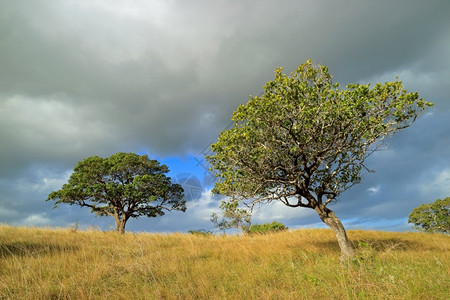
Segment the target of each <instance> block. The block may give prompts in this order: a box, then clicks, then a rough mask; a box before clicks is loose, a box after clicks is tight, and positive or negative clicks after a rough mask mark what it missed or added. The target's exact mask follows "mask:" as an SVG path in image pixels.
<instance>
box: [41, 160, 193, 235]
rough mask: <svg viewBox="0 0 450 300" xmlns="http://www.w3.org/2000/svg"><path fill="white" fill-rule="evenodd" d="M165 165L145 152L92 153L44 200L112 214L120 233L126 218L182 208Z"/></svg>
mask: <svg viewBox="0 0 450 300" xmlns="http://www.w3.org/2000/svg"><path fill="white" fill-rule="evenodd" d="M167 172H169V168H168V167H167V166H166V165H162V164H160V163H159V162H158V161H156V160H150V159H149V158H148V156H147V155H141V156H140V155H137V154H134V153H122V152H121V153H117V154H114V155H111V156H110V157H109V158H101V157H98V156H92V157H89V158H86V159H84V160H82V161H80V162H78V164H77V166H76V167H75V168H74V172H73V173H72V175H71V176H70V178H69V180H68V183H66V184H64V185H63V187H62V188H61V189H60V190H57V191H53V192H51V193H50V194H49V196H48V198H47V201H49V200H53V201H55V207H57V206H58V205H59V204H61V203H67V204H70V205H79V206H85V207H89V208H90V209H91V211H92V212H93V213H96V214H97V215H100V216H105V215H108V216H112V217H114V219H115V221H116V230H117V231H118V232H121V233H124V231H125V224H126V222H127V221H128V219H129V218H138V217H140V216H147V217H157V216H162V215H164V211H170V210H181V211H185V210H186V206H185V200H184V194H183V189H182V187H181V186H180V185H179V184H173V183H172V182H171V179H170V177H167V176H166V175H165V174H166V173H167Z"/></svg>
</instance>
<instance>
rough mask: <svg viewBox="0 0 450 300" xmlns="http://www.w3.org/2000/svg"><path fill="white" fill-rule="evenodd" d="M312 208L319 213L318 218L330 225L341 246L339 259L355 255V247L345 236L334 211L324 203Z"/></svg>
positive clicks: (342, 226)
mask: <svg viewBox="0 0 450 300" xmlns="http://www.w3.org/2000/svg"><path fill="white" fill-rule="evenodd" d="M314 210H315V211H316V212H317V213H318V214H319V217H320V219H321V220H322V221H323V222H324V223H325V224H327V225H328V226H330V228H331V229H333V231H334V233H335V234H336V238H337V241H338V244H339V247H340V248H341V259H344V260H345V259H348V258H351V257H353V256H355V254H356V253H355V249H354V248H353V245H352V243H351V242H350V240H349V239H348V237H347V233H346V231H345V228H344V225H342V222H341V221H340V220H339V219H338V217H336V215H335V214H334V212H333V211H332V210H330V209H328V208H327V207H326V206H324V205H318V206H316V207H315V208H314Z"/></svg>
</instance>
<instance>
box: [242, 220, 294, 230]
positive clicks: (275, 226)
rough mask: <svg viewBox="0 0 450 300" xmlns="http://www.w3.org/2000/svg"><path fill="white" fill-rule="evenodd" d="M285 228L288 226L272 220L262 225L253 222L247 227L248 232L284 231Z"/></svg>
mask: <svg viewBox="0 0 450 300" xmlns="http://www.w3.org/2000/svg"><path fill="white" fill-rule="evenodd" d="M287 229H288V227H286V226H284V224H282V223H280V222H277V221H273V222H272V223H264V224H262V225H260V224H254V225H252V226H250V228H249V229H248V233H268V232H276V231H284V230H287Z"/></svg>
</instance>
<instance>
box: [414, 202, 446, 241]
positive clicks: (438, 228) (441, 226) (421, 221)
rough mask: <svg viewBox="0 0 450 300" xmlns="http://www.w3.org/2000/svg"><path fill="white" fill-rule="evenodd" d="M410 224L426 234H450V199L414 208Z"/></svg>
mask: <svg viewBox="0 0 450 300" xmlns="http://www.w3.org/2000/svg"><path fill="white" fill-rule="evenodd" d="M408 223H412V224H414V228H416V229H419V230H423V231H426V232H442V233H445V234H450V197H447V198H445V199H443V200H441V199H437V200H436V201H435V202H433V203H428V204H422V205H421V206H419V207H416V208H414V209H413V210H412V212H411V214H410V215H409V219H408Z"/></svg>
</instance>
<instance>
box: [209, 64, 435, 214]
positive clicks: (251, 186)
mask: <svg viewBox="0 0 450 300" xmlns="http://www.w3.org/2000/svg"><path fill="white" fill-rule="evenodd" d="M282 70H283V69H282V68H278V69H276V71H275V79H274V80H272V81H269V82H268V83H267V84H266V85H265V86H264V94H263V96H261V97H251V99H250V101H249V102H248V103H247V104H246V105H241V106H239V107H238V108H237V110H236V111H235V112H234V113H233V116H232V120H233V121H234V127H233V128H231V129H228V130H224V131H222V132H221V134H220V137H219V139H218V141H217V142H216V143H215V144H213V145H212V146H211V149H212V150H213V151H214V152H215V154H214V155H212V156H208V157H207V159H208V161H209V162H210V163H211V165H212V166H213V168H214V169H215V170H217V172H218V177H219V179H220V180H219V181H218V182H217V183H216V184H215V188H214V190H213V191H214V192H215V193H218V194H223V195H228V196H231V197H234V198H235V199H240V200H244V199H252V201H253V202H258V201H270V200H280V201H282V202H283V203H285V204H286V205H288V206H303V207H310V208H312V207H314V206H316V205H317V204H318V203H322V202H324V203H325V202H326V204H328V203H329V201H332V200H334V199H336V197H337V196H339V195H340V194H341V193H342V192H343V191H345V190H346V189H348V188H349V187H351V186H352V185H354V184H355V183H358V182H359V181H360V180H361V170H363V169H366V166H365V165H364V160H365V159H366V158H367V156H369V155H370V154H371V153H373V152H374V151H376V150H378V149H380V146H381V145H382V144H381V143H380V142H381V141H382V140H383V139H384V138H386V137H387V136H390V135H392V134H393V133H395V132H397V131H399V130H401V129H403V128H406V127H408V126H409V125H411V124H412V123H413V122H414V120H415V119H416V117H417V116H418V114H419V113H420V112H421V111H423V110H424V109H426V108H427V107H429V106H431V105H432V104H431V103H428V102H426V101H424V100H423V99H419V96H418V94H417V93H408V92H407V91H406V90H404V89H403V85H402V83H401V82H400V81H395V82H386V83H385V84H376V85H375V86H374V88H372V89H370V88H369V85H368V84H366V85H360V84H350V85H348V86H347V89H345V90H341V89H339V84H338V83H332V77H331V75H330V74H329V73H328V69H327V67H325V66H315V65H313V64H312V63H311V62H310V61H308V62H306V63H305V64H302V65H300V66H299V67H298V68H297V70H296V72H294V73H291V75H290V76H288V75H285V74H283V73H282ZM289 197H294V199H293V201H294V203H292V202H291V199H290V198H289ZM301 197H303V198H304V199H306V201H307V203H302V202H301V201H300V200H301ZM327 200H329V201H327Z"/></svg>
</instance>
